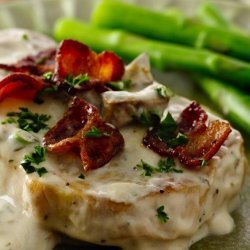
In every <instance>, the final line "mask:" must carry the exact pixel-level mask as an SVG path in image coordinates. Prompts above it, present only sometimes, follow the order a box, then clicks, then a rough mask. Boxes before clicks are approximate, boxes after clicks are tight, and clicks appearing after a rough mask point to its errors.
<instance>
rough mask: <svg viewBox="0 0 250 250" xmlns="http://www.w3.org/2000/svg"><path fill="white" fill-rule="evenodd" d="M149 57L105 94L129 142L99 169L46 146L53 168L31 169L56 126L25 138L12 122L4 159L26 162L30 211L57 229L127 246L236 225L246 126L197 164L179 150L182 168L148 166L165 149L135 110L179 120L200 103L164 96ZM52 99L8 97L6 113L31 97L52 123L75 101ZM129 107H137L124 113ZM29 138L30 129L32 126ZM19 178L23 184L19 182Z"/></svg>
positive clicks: (185, 242)
mask: <svg viewBox="0 0 250 250" xmlns="http://www.w3.org/2000/svg"><path fill="white" fill-rule="evenodd" d="M26 42H28V41H26ZM143 60H145V59H143ZM140 61H141V59H140V60H139V62H140ZM147 67H148V64H147V62H145V61H143V64H142V66H140V65H137V64H133V66H130V67H128V68H127V71H126V73H125V76H129V77H130V78H131V80H132V88H133V89H132V91H133V93H132V94H131V93H130V92H126V91H118V92H114V91H109V92H106V93H104V94H103V96H102V98H103V102H104V104H105V105H104V110H103V112H104V114H106V115H105V117H106V119H107V121H108V122H112V123H115V125H117V126H118V127H121V128H120V132H121V134H122V135H123V138H124V142H125V144H124V145H125V146H124V149H123V150H122V151H121V152H120V153H119V154H117V155H116V156H115V157H113V158H112V159H111V160H110V161H109V162H108V163H107V164H105V165H104V166H102V167H100V168H98V169H95V170H90V171H87V172H84V171H83V167H82V163H81V161H80V159H79V157H77V156H76V155H75V154H74V153H61V154H53V153H49V152H46V154H45V159H44V160H43V161H41V163H39V169H40V170H41V169H42V168H45V169H46V171H44V172H43V173H42V174H41V172H38V171H33V173H30V172H29V170H27V169H26V171H27V172H28V173H25V171H24V169H23V167H22V166H21V165H20V164H23V163H22V162H23V160H24V159H25V156H26V158H27V155H30V154H32V152H34V147H35V145H37V144H40V143H41V142H42V138H43V136H44V134H45V132H46V129H48V128H45V129H42V130H40V131H39V132H38V133H36V134H35V135H34V134H32V137H31V138H30V137H29V138H28V139H29V141H28V142H29V144H25V145H24V144H22V143H21V142H18V141H17V140H16V135H20V134H19V132H20V129H19V128H17V126H16V124H15V123H5V124H2V127H1V130H0V135H1V136H2V138H3V139H4V144H2V145H3V147H2V148H1V161H2V164H1V167H2V168H3V167H4V169H12V170H13V171H11V172H10V175H14V174H15V171H16V170H17V171H18V172H19V174H20V172H21V175H22V176H25V177H24V190H22V187H19V186H18V187H19V188H20V190H18V192H17V193H18V199H20V200H22V202H23V208H24V211H25V214H27V215H29V216H31V215H32V216H34V217H35V218H37V220H38V221H39V223H40V224H42V225H43V226H44V227H45V228H47V229H48V230H53V231H58V232H62V233H64V234H66V235H68V236H71V237H73V238H77V239H80V240H84V241H89V242H93V243H97V244H100V245H117V246H121V247H122V248H123V249H125V250H131V249H133V250H147V249H148V250H152V249H159V250H161V249H162V250H165V249H188V247H189V246H191V245H192V244H193V243H194V242H195V241H197V240H199V239H201V238H203V237H205V236H206V235H208V234H226V233H229V232H230V231H232V229H233V227H234V222H233V219H232V218H231V216H230V212H231V211H232V210H233V209H234V208H235V205H236V204H237V200H238V199H237V197H238V193H239V191H240V189H241V187H242V184H243V180H244V175H245V169H246V160H245V156H244V150H243V140H242V137H241V135H240V133H239V132H238V131H236V130H234V129H232V132H231V133H230V135H229V137H228V138H227V139H226V141H225V142H224V143H223V145H222V146H221V147H220V149H219V151H218V152H217V153H216V154H215V155H214V156H213V158H212V159H211V160H209V161H208V162H207V164H206V166H204V167H202V168H200V169H199V170H190V169H188V168H186V167H184V166H183V165H182V164H181V163H180V162H179V161H178V160H177V159H175V167H174V169H175V170H174V171H169V172H159V171H155V172H154V171H152V172H151V173H150V174H148V173H146V172H145V170H147V168H149V169H150V168H153V169H155V167H156V166H157V165H158V164H159V160H161V159H162V157H160V156H159V155H158V154H157V153H155V152H154V151H153V150H151V149H149V148H147V147H146V146H144V145H143V144H142V140H143V138H144V136H145V135H146V133H147V128H145V127H143V126H141V125H139V124H138V123H135V122H134V120H133V119H132V118H133V117H134V116H136V115H137V114H138V112H139V113H140V112H141V109H144V110H150V111H152V110H153V109H156V111H157V112H159V111H160V113H162V114H166V113H168V112H170V113H171V114H172V116H173V118H174V119H175V120H178V119H179V117H180V114H181V112H182V111H183V110H184V109H185V108H186V107H187V106H188V105H189V104H190V103H191V101H189V100H187V99H184V98H181V97H178V96H170V95H169V96H168V97H167V98H165V99H164V98H162V97H161V96H157V95H156V94H155V93H156V92H155V91H152V90H153V89H154V88H158V87H159V86H161V85H160V84H158V83H155V82H154V83H152V78H151V76H150V74H149V69H148V68H147ZM136 72H137V73H136ZM143 72H144V73H143ZM138 77H139V79H138ZM133 79H134V81H133ZM140 79H145V81H141V80H140ZM137 84H138V86H137ZM151 84H152V85H151ZM147 85H149V86H148V87H147ZM144 87H145V88H144ZM142 88H143V89H142ZM136 91H138V92H136ZM121 96H122V100H121ZM152 96H153V98H154V99H153V101H154V105H152ZM90 99H91V98H90ZM44 100H45V102H44V103H42V104H35V103H33V102H30V101H17V100H14V99H9V100H5V101H4V102H2V103H0V107H1V109H0V116H1V120H2V121H6V118H7V116H6V114H7V112H17V111H18V110H19V108H20V107H27V108H28V109H29V110H30V111H32V112H33V113H38V114H46V115H50V116H51V118H50V119H49V120H48V127H50V128H51V127H53V126H54V125H55V124H56V123H57V122H58V120H60V119H61V118H62V117H63V114H64V112H65V111H66V110H67V103H64V102H63V101H64V100H61V99H60V98H59V99H58V98H49V97H47V98H45V99H44ZM90 101H91V100H90ZM121 101H122V102H121ZM93 103H94V101H93ZM121 104H122V105H121ZM121 107H132V108H129V112H124V113H123V114H124V116H121V117H119V115H117V114H119V111H121V110H120V108H121ZM131 117H132V118H131ZM124 118H126V119H124ZM215 119H219V120H220V118H218V117H215V116H214V115H212V114H210V113H208V121H211V120H215ZM19 139H20V138H19ZM21 139H27V138H23V135H22V136H21ZM26 142H27V141H26ZM143 164H144V166H143ZM23 166H24V164H23ZM145 166H146V167H145ZM14 170H15V171H14ZM36 170H37V169H36ZM5 173H6V175H7V172H6V171H5ZM22 178H23V177H22ZM4 180H6V176H5V177H4ZM15 180H16V179H15V178H14V181H15ZM9 182H10V181H9V180H8V185H9V186H11V185H13V187H14V188H15V185H14V182H11V183H10V184H11V185H10V184H9ZM19 185H20V183H19ZM12 191H13V190H12ZM12 191H8V192H9V193H12ZM17 249H18V248H17ZM22 249H25V247H24V248H22ZM30 249H32V248H30ZM42 249H45V248H42Z"/></svg>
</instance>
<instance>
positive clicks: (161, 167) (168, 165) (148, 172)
mask: <svg viewBox="0 0 250 250" xmlns="http://www.w3.org/2000/svg"><path fill="white" fill-rule="evenodd" d="M135 169H136V170H143V171H144V172H143V173H142V176H152V175H153V174H155V173H183V171H182V169H178V168H176V167H175V162H174V159H173V158H167V159H166V160H159V161H158V163H157V167H155V166H152V165H150V164H148V163H147V162H145V161H143V160H141V162H140V163H139V164H137V165H136V167H135Z"/></svg>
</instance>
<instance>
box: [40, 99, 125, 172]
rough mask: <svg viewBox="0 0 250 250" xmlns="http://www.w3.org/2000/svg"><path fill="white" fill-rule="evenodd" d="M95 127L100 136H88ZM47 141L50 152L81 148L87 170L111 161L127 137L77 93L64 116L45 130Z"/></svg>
mask: <svg viewBox="0 0 250 250" xmlns="http://www.w3.org/2000/svg"><path fill="white" fill-rule="evenodd" d="M93 127H95V128H96V129H98V130H99V131H100V132H101V136H100V137H95V138H92V137H87V136H85V134H86V133H87V132H88V131H90V130H91V129H92V128H93ZM44 145H45V146H46V147H47V150H48V151H50V152H55V153H64V152H69V151H76V152H78V153H79V155H80V158H81V160H82V163H83V168H84V170H85V171H88V170H90V169H96V168H99V167H101V166H103V165H104V164H106V163H107V162H109V161H110V160H111V158H112V157H114V156H115V155H116V154H117V153H118V152H119V151H121V149H122V148H123V146H124V140H123V137H122V135H121V134H120V132H119V131H118V130H117V129H116V128H114V127H113V126H112V125H110V124H107V123H105V122H104V121H103V120H102V119H101V117H100V115H99V113H98V110H97V108H95V107H94V106H92V105H91V104H89V103H87V102H85V101H84V100H81V99H78V98H76V97H75V98H74V100H73V102H72V104H71V106H70V107H69V109H68V111H67V112H66V113H65V114H64V117H63V118H62V119H61V120H60V121H59V122H58V123H57V124H56V125H55V126H54V127H53V128H52V129H50V130H49V131H48V132H47V133H46V134H45V136H44Z"/></svg>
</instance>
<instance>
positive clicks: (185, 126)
mask: <svg viewBox="0 0 250 250" xmlns="http://www.w3.org/2000/svg"><path fill="white" fill-rule="evenodd" d="M206 120H207V114H206V112H205V110H204V109H202V107H201V106H200V105H199V104H198V103H197V102H192V103H191V104H190V105H189V106H188V107H187V108H186V109H184V110H183V112H182V113H181V119H180V122H179V130H180V132H181V133H188V132H190V131H192V130H199V129H205V128H206V124H205V122H206Z"/></svg>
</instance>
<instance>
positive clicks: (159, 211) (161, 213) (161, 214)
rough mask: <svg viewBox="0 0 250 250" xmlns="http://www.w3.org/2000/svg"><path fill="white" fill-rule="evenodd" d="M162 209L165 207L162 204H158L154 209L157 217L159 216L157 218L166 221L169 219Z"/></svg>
mask: <svg viewBox="0 0 250 250" xmlns="http://www.w3.org/2000/svg"><path fill="white" fill-rule="evenodd" d="M164 209H165V207H164V206H160V207H158V208H157V209H156V211H157V217H158V218H159V220H160V221H161V222H162V223H166V222H167V221H168V220H169V217H168V215H167V213H166V212H165V211H164Z"/></svg>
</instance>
